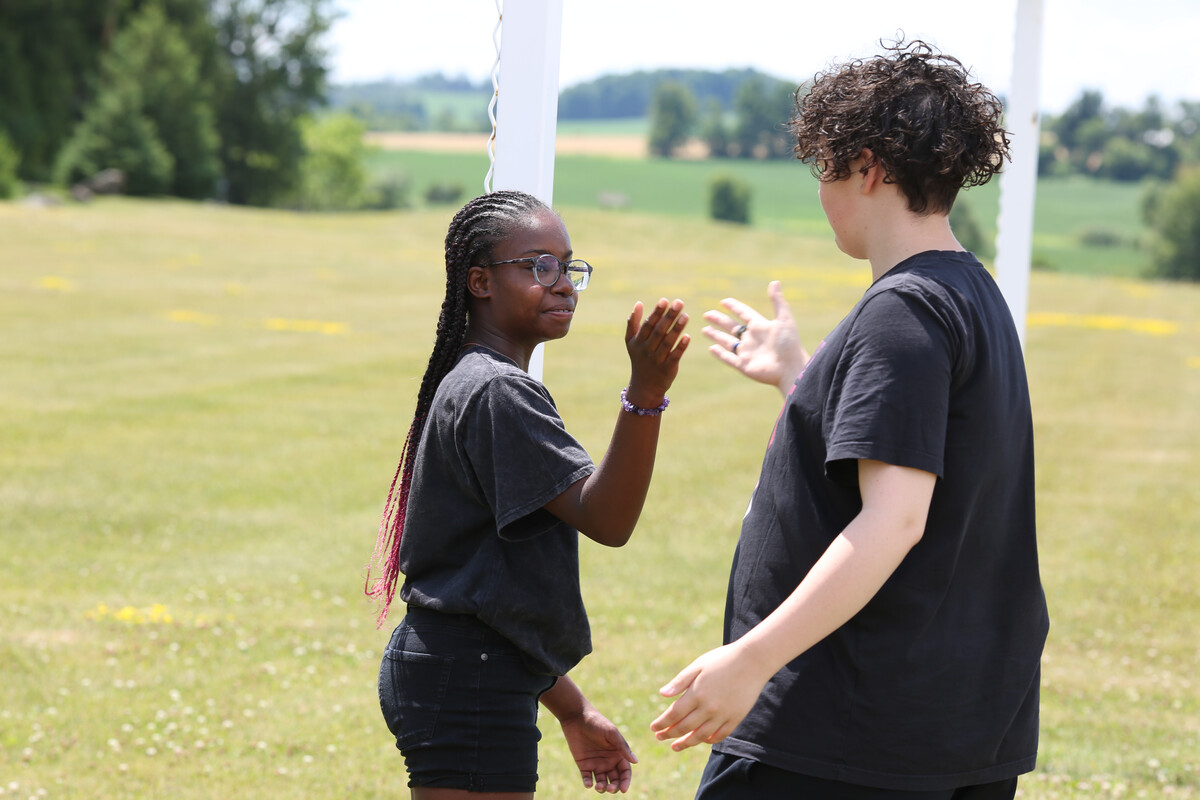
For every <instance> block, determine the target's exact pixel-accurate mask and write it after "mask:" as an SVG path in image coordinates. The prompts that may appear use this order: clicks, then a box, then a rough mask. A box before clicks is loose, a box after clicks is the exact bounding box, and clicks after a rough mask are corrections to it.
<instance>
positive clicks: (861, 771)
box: [713, 738, 1037, 792]
mask: <svg viewBox="0 0 1200 800" xmlns="http://www.w3.org/2000/svg"><path fill="white" fill-rule="evenodd" d="M713 749H714V750H716V751H717V752H719V753H727V754H729V755H732V756H740V757H742V758H748V759H751V760H752V761H758V762H761V763H763V764H768V765H770V766H772V767H776V768H778V769H785V770H788V771H790V772H796V773H799V774H801V775H808V776H810V777H813V778H821V779H824V780H831V781H841V782H843V783H853V784H856V785H858V786H869V787H871V788H875V789H892V790H897V791H909V792H937V791H946V790H948V789H957V788H960V787H963V786H977V785H979V784H983V783H993V782H995V781H1002V780H1006V779H1008V778H1015V777H1016V776H1018V775H1023V774H1025V773H1026V772H1032V771H1033V769H1034V767H1035V766H1036V765H1037V755H1036V754H1035V755H1031V756H1027V757H1025V758H1021V759H1017V760H1016V761H1009V762H1006V763H1004V764H993V765H991V766H988V767H983V768H981V769H975V770H967V771H964V772H953V773H945V774H923V775H909V774H900V773H893V772H878V771H875V770H871V769H866V768H864V767H856V766H852V765H850V764H844V763H833V762H829V761H821V760H817V759H811V758H805V757H803V756H798V755H795V754H792V753H781V752H778V751H775V750H770V749H768V748H765V747H763V746H762V745H759V744H755V743H753V742H748V741H745V740H744V739H732V738H730V739H725V740H724V741H722V742H721V743H720V744H719V745H716V746H714V747H713Z"/></svg>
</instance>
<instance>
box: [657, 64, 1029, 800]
mask: <svg viewBox="0 0 1200 800" xmlns="http://www.w3.org/2000/svg"><path fill="white" fill-rule="evenodd" d="M791 130H792V132H793V133H794V135H795V137H796V145H795V152H796V155H797V156H798V157H799V158H800V159H801V160H802V161H804V162H806V163H808V164H810V165H811V166H812V168H813V170H814V174H816V175H817V177H818V179H819V184H818V191H819V195H820V200H821V205H822V208H823V209H824V211H825V214H826V216H827V218H828V220H829V224H830V227H831V228H832V229H833V233H834V236H835V239H836V242H837V245H838V247H839V248H840V249H841V250H842V251H843V252H844V253H846V254H847V255H849V256H851V257H852V258H856V259H865V260H867V261H868V262H869V263H870V265H871V276H872V280H873V282H872V284H871V286H870V287H869V288H868V289H867V290H866V292H865V294H864V295H863V297H862V299H861V300H860V301H859V302H858V303H857V305H855V307H854V308H853V309H852V310H851V311H850V313H849V314H848V315H847V316H846V317H845V319H843V320H842V321H841V322H840V323H839V324H838V325H837V326H836V327H835V328H834V330H833V331H832V332H830V333H829V334H828V336H827V337H826V339H825V340H824V341H823V342H822V343H821V344H820V345H819V346H818V347H817V348H815V350H814V351H813V353H812V354H811V355H810V354H809V352H808V351H807V350H806V349H805V348H804V347H803V346H802V344H801V342H800V338H799V336H798V335H797V331H796V326H795V323H794V321H793V318H792V314H791V309H790V308H789V306H788V304H787V302H786V301H785V300H784V297H783V293H782V290H781V288H780V285H779V283H778V282H772V283H771V284H770V286H769V294H770V297H771V299H772V301H773V304H774V307H775V315H774V318H771V319H768V318H766V317H764V316H763V315H761V314H759V313H758V312H756V311H755V310H754V309H752V308H751V307H749V306H747V305H746V304H744V303H742V302H740V301H738V300H736V299H734V298H727V299H726V300H724V301H723V306H724V308H725V309H726V310H727V311H728V314H726V313H722V312H719V311H709V312H707V313H706V314H705V319H706V320H707V321H708V322H709V323H710V325H709V326H708V327H706V328H705V330H704V332H705V334H706V335H707V336H708V337H709V338H710V339H712V340H713V344H712V345H711V346H710V348H709V349H710V351H711V352H712V353H713V354H714V355H715V356H717V357H718V358H719V359H720V360H722V361H723V362H725V363H726V364H728V365H730V366H732V367H734V368H735V369H737V370H739V371H740V372H742V373H743V374H745V375H747V376H748V377H750V378H753V379H755V380H758V381H760V382H763V383H766V384H768V385H773V386H777V387H778V388H779V389H780V391H781V392H782V393H783V394H784V397H785V401H784V406H783V410H782V412H781V414H780V416H779V418H778V420H777V421H776V423H775V428H774V430H773V432H772V434H771V438H770V442H769V444H768V446H767V451H766V455H765V457H764V459H763V464H762V472H761V475H760V478H759V482H758V485H757V486H756V487H755V490H754V494H753V496H752V498H751V502H750V507H749V508H748V509H747V511H746V514H745V517H744V519H743V523H742V532H741V536H740V538H739V540H738V545H737V550H736V553H735V555H734V560H733V567H732V572H731V576H730V581H729V588H728V595H727V600H726V613H725V626H724V641H725V644H724V645H723V646H722V647H719V648H717V649H715V650H712V651H709V652H708V653H705V654H704V655H702V656H700V657H699V658H697V659H696V660H695V661H693V662H692V663H691V664H690V665H689V666H687V667H686V668H684V669H683V670H682V671H681V672H679V673H678V674H677V675H676V676H675V677H674V678H672V679H671V680H670V681H669V682H668V683H667V684H666V686H664V687H663V688H662V690H661V693H662V694H663V695H664V696H665V697H668V698H674V700H673V702H672V703H671V705H670V707H669V708H667V710H666V711H664V712H663V713H662V714H661V715H660V716H659V717H658V718H657V719H656V720H654V722H653V723H652V724H651V728H652V730H654V731H655V732H656V734H657V736H658V738H659V739H661V740H674V742H673V744H672V748H673V749H674V750H684V749H686V748H689V747H692V746H694V745H698V744H701V743H703V742H708V743H711V744H713V750H712V753H711V754H710V757H709V761H708V764H707V766H706V768H705V771H704V775H703V777H702V778H701V783H700V788H699V790H698V792H697V794H696V797H697V798H700V799H701V800H732V799H733V798H746V799H747V800H748V799H749V798H754V800H773V799H774V798H779V799H780V800H782V799H783V798H789V799H790V798H805V799H806V800H810V799H812V798H816V799H817V800H825V799H828V800H833V798H837V799H838V800H845V799H846V798H907V799H908V800H951V799H953V800H994V799H999V798H1011V797H1013V796H1014V795H1015V793H1016V786H1017V777H1018V776H1019V775H1021V774H1023V773H1026V772H1028V771H1030V770H1032V769H1033V767H1034V763H1035V759H1036V754H1037V736H1038V703H1039V682H1040V662H1041V654H1042V648H1043V645H1044V642H1045V638H1046V633H1047V630H1048V626H1049V621H1048V620H1049V617H1048V613H1047V609H1046V601H1045V595H1044V593H1043V590H1042V585H1041V578H1040V576H1039V569H1038V555H1037V542H1036V531H1035V514H1034V457H1033V424H1032V416H1031V412H1030V401H1029V389H1028V383H1027V379H1026V374H1025V366H1024V360H1023V357H1022V353H1021V344H1020V340H1019V338H1018V335H1017V330H1016V326H1015V325H1014V324H1013V320H1012V316H1011V314H1010V312H1009V309H1008V307H1007V305H1006V304H1005V301H1004V298H1003V297H1002V295H1001V294H1000V291H999V289H998V288H997V286H996V283H995V281H994V280H993V279H992V277H991V276H990V275H989V274H988V272H987V271H986V270H985V269H984V267H983V265H982V264H981V263H980V262H979V261H978V260H977V259H976V258H975V256H974V255H972V254H971V253H969V252H967V251H966V250H965V249H964V248H963V247H962V246H961V245H960V244H959V243H958V241H957V239H955V236H954V233H953V231H952V230H951V228H950V224H949V220H948V215H949V212H950V208H951V206H952V205H953V204H954V200H955V198H956V196H957V194H958V191H959V190H960V189H961V188H962V187H964V186H973V185H978V184H982V183H984V182H986V181H987V180H988V179H989V178H991V176H992V175H994V174H996V173H997V172H998V171H999V170H1000V168H1001V166H1002V164H1003V162H1004V160H1005V159H1006V158H1007V157H1008V146H1009V140H1008V135H1007V134H1006V132H1005V131H1004V129H1003V127H1002V106H1001V103H1000V101H999V100H998V99H997V98H996V96H995V95H994V94H993V93H992V92H990V91H989V90H988V89H986V88H985V87H984V86H982V85H980V84H978V83H975V82H973V81H972V80H971V79H970V76H969V73H968V71H967V70H966V69H965V68H964V67H963V65H962V63H961V62H960V61H959V60H958V59H956V58H953V57H951V56H949V55H944V54H941V53H939V52H938V51H936V50H935V49H934V48H932V47H931V46H929V45H928V44H926V43H924V42H920V41H914V42H910V43H907V44H906V43H904V42H903V41H900V42H897V43H895V44H894V45H892V46H890V47H887V50H886V52H885V53H884V54H882V55H880V56H877V57H874V58H870V59H865V60H856V61H852V62H850V63H847V64H845V65H842V66H838V67H835V68H832V69H831V70H830V71H828V72H826V73H824V74H820V75H818V76H817V77H816V78H815V80H814V82H813V83H812V85H811V88H810V90H809V91H808V92H807V93H803V91H800V92H797V108H796V115H795V118H794V119H793V120H792V121H791Z"/></svg>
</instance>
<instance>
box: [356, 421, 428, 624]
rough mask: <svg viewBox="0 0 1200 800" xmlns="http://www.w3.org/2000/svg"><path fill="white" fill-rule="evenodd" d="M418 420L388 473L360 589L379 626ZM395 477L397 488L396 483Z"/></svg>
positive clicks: (392, 591) (391, 588) (387, 602)
mask: <svg viewBox="0 0 1200 800" xmlns="http://www.w3.org/2000/svg"><path fill="white" fill-rule="evenodd" d="M419 423H420V420H413V425H412V427H411V428H409V429H408V436H407V437H406V438H405V439H404V448H403V449H402V450H401V451H400V464H399V465H398V466H397V467H396V474H395V475H394V476H393V477H392V485H391V487H390V488H389V489H388V494H387V502H385V503H384V504H383V519H381V520H380V521H379V535H378V537H377V538H376V539H375V551H374V552H373V553H372V554H371V563H370V564H368V565H367V579H366V583H365V584H364V587H363V588H364V591H365V592H366V593H367V596H368V597H373V598H375V601H376V603H377V604H378V606H379V615H378V616H377V617H376V618H375V627H376V628H382V627H383V623H384V621H385V620H387V613H388V608H389V607H391V605H392V598H394V597H395V596H396V582H397V580H399V577H400V536H401V534H403V533H404V517H405V515H406V513H407V512H408V490H409V488H410V487H411V486H412V479H413V467H414V465H415V460H414V459H412V458H409V455H410V454H409V449H410V448H411V447H412V445H413V432H414V431H415V430H416V429H417V428H418V427H419ZM397 481H399V484H400V486H399V487H398V488H399V491H397V486H396V483H397ZM372 567H376V568H378V569H380V570H381V573H380V575H379V577H378V578H376V579H375V582H374V583H372V582H371V570H372Z"/></svg>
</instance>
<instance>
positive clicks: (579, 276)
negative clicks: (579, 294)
mask: <svg viewBox="0 0 1200 800" xmlns="http://www.w3.org/2000/svg"><path fill="white" fill-rule="evenodd" d="M563 269H566V271H567V280H569V281H570V282H571V285H572V286H574V287H575V288H576V289H583V288H586V287H587V284H588V278H589V277H590V276H591V275H590V273H591V268H590V267H588V265H587V264H586V263H585V262H582V261H578V260H576V261H568V262H565V263H564V262H562V261H559V260H558V258H556V257H555V256H553V255H551V254H549V253H543V254H542V255H540V256H538V257H537V259H536V260H535V261H534V262H533V277H534V279H535V280H536V281H537V282H538V283H540V284H541V285H542V286H553V285H554V284H556V283H558V279H559V277H560V276H561V275H562V270H563Z"/></svg>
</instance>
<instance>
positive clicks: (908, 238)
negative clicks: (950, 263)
mask: <svg viewBox="0 0 1200 800" xmlns="http://www.w3.org/2000/svg"><path fill="white" fill-rule="evenodd" d="M878 219H879V224H878V226H876V227H875V230H873V231H872V234H873V235H872V236H871V241H870V242H869V243H868V246H867V260H868V261H870V262H871V279H872V280H876V281H877V280H879V279H880V278H882V277H883V276H884V275H885V274H887V272H888V271H889V270H891V269H892V267H894V266H896V265H897V264H899V263H900V262H901V261H904V260H905V259H906V258H910V257H912V256H915V255H916V254H917V253H924V252H926V251H927V250H958V251H961V250H963V249H964V248H963V246H962V245H961V244H959V243H958V239H956V238H954V233H953V232H952V231H951V230H950V219H949V217H948V216H947V215H945V214H929V215H927V216H918V215H916V214H913V213H912V212H911V211H909V210H908V208H907V206H905V207H904V208H903V209H901V210H900V211H898V212H895V213H892V214H890V215H889V214H883V215H880V217H879V218H878Z"/></svg>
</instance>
